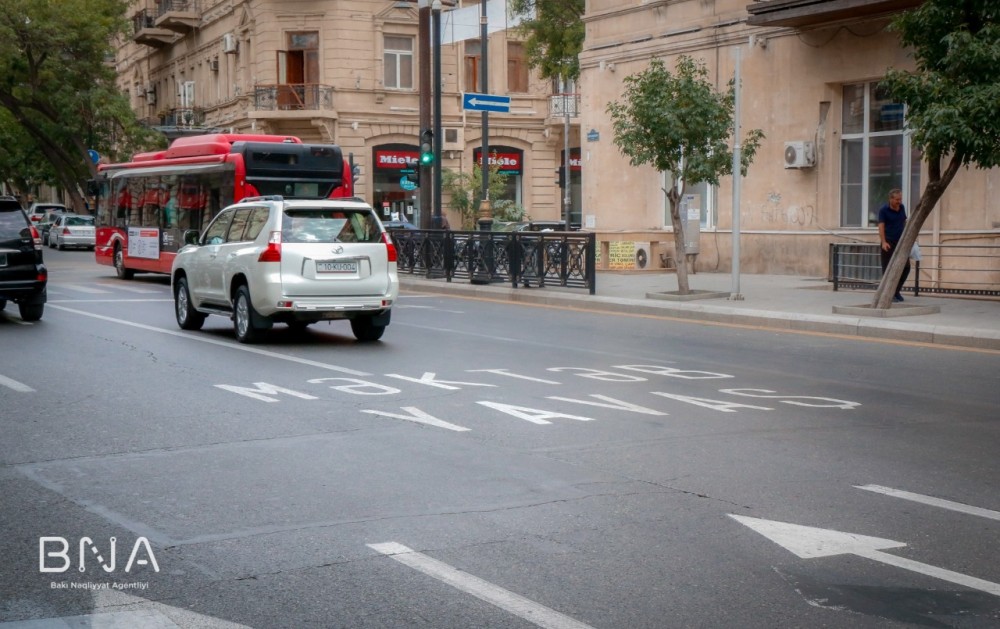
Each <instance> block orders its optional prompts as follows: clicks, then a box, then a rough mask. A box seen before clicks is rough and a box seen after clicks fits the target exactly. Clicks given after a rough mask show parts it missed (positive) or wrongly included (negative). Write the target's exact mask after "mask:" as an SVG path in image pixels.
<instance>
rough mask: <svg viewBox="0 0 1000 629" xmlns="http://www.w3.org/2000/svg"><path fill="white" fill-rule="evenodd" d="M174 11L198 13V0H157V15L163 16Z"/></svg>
mask: <svg viewBox="0 0 1000 629" xmlns="http://www.w3.org/2000/svg"><path fill="white" fill-rule="evenodd" d="M173 11H180V12H190V13H197V12H198V11H199V6H198V2H197V0H157V3H156V17H163V16H164V15H166V14H167V13H170V12H173Z"/></svg>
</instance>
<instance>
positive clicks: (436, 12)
mask: <svg viewBox="0 0 1000 629" xmlns="http://www.w3.org/2000/svg"><path fill="white" fill-rule="evenodd" d="M431 18H432V19H431V22H432V25H433V32H434V42H433V46H432V47H433V48H434V225H433V226H434V229H441V225H442V221H441V159H442V155H441V147H442V145H443V142H442V140H443V139H444V138H442V137H441V132H442V129H441V0H434V1H433V2H432V3H431Z"/></svg>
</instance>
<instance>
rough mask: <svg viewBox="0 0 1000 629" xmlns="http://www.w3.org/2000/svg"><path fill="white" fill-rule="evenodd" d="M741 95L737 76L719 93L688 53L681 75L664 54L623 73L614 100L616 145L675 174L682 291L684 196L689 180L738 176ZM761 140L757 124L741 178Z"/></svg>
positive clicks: (683, 289)
mask: <svg viewBox="0 0 1000 629" xmlns="http://www.w3.org/2000/svg"><path fill="white" fill-rule="evenodd" d="M735 99H736V89H735V85H734V83H733V81H730V82H729V88H728V89H727V90H726V92H725V93H720V92H719V91H717V90H716V89H715V88H714V87H713V86H712V84H711V83H709V81H708V70H706V69H705V66H704V64H702V63H699V62H696V61H695V60H694V59H692V58H691V57H688V56H686V55H682V56H680V57H679V58H678V59H677V73H676V75H674V74H671V73H670V71H669V70H667V69H666V67H665V66H664V63H663V61H662V60H661V59H653V60H652V61H651V62H650V64H649V67H648V68H646V69H645V70H644V71H642V72H640V73H639V74H633V75H630V76H627V77H625V90H624V93H623V98H622V100H621V101H614V102H611V103H609V104H608V108H607V111H608V113H609V114H610V115H611V121H612V126H613V129H614V134H615V137H614V143H615V145H616V146H617V147H618V150H619V151H621V153H622V154H623V155H625V156H626V157H628V158H629V163H630V164H631V165H632V166H640V165H643V164H648V165H650V166H653V167H654V168H656V169H657V170H659V171H663V172H669V173H670V174H671V176H672V180H673V182H672V184H671V186H670V187H669V188H664V189H663V192H664V194H666V196H667V199H668V200H669V201H670V224H671V225H672V226H673V229H674V251H675V252H677V255H676V256H675V257H676V258H677V288H678V292H679V293H680V294H682V295H686V294H689V293H690V292H691V290H690V287H689V286H688V277H687V264H686V262H685V257H684V256H683V255H682V254H681V252H683V251H684V233H683V231H682V229H683V228H682V225H681V217H680V201H681V198H683V196H684V188H685V187H686V186H687V185H694V184H697V183H702V182H706V183H709V184H712V185H718V184H719V178H720V177H723V176H726V175H731V174H732V170H733V153H732V150H730V148H729V146H728V144H727V142H728V141H729V139H730V137H731V136H732V130H733V108H734V105H735ZM763 137H764V134H763V133H762V132H761V130H760V129H753V130H751V131H749V132H748V133H747V136H746V139H744V140H743V142H742V153H741V156H740V171H741V173H742V174H743V175H746V171H747V169H748V168H749V167H750V164H751V163H752V162H753V158H754V155H755V154H756V152H757V148H758V146H759V145H760V140H761V139H762V138H763Z"/></svg>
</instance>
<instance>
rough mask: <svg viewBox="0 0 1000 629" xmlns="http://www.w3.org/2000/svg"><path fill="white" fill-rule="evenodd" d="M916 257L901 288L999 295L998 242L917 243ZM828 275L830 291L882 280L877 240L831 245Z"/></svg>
mask: <svg viewBox="0 0 1000 629" xmlns="http://www.w3.org/2000/svg"><path fill="white" fill-rule="evenodd" d="M920 257H921V259H920V260H919V261H911V262H910V264H911V267H912V270H911V272H910V280H909V282H908V284H907V286H904V287H903V290H904V291H909V292H912V293H913V294H914V295H919V294H920V293H922V292H923V293H937V294H942V295H970V296H978V297H1000V243H998V244H989V245H950V244H942V245H920ZM830 274H831V279H832V281H833V290H839V289H841V288H875V287H877V286H878V284H879V282H880V281H881V280H882V259H881V253H879V245H878V243H837V244H831V245H830Z"/></svg>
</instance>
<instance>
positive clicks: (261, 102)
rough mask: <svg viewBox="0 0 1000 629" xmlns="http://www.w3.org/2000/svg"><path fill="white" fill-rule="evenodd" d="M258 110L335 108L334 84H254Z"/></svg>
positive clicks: (255, 103) (255, 105)
mask: <svg viewBox="0 0 1000 629" xmlns="http://www.w3.org/2000/svg"><path fill="white" fill-rule="evenodd" d="M253 101H254V108H255V109H257V110H258V111H294V110H306V109H309V110H312V109H317V110H318V109H333V86H331V85H320V84H318V83H281V84H278V85H256V86H254V98H253Z"/></svg>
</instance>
